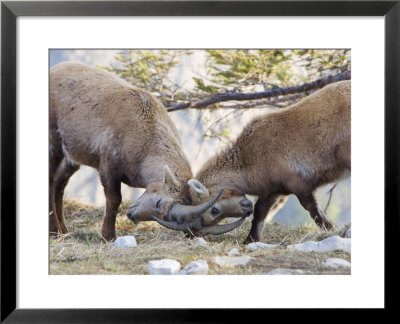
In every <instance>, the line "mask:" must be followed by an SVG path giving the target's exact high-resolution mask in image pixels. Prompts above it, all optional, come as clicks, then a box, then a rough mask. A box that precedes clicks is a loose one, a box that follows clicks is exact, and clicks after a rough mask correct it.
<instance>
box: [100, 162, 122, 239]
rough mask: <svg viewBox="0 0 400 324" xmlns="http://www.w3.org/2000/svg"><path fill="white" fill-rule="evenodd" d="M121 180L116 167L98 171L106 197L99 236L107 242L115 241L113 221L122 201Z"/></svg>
mask: <svg viewBox="0 0 400 324" xmlns="http://www.w3.org/2000/svg"><path fill="white" fill-rule="evenodd" d="M121 178H122V176H121V175H119V174H118V167H117V166H116V167H115V168H108V169H107V170H101V171H100V179H101V183H102V185H103V187H104V194H105V196H106V210H105V217H104V221H103V227H102V230H101V234H102V236H103V237H104V239H106V240H107V241H112V240H114V239H115V219H116V216H117V212H118V207H119V205H120V203H121V199H122V198H121Z"/></svg>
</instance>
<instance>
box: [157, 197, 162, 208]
mask: <svg viewBox="0 0 400 324" xmlns="http://www.w3.org/2000/svg"><path fill="white" fill-rule="evenodd" d="M160 206H161V199H158V200H157V203H156V208H160Z"/></svg>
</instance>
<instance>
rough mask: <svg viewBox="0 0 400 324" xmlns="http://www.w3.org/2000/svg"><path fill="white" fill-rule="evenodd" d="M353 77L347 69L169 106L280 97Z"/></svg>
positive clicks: (191, 105) (198, 106)
mask: <svg viewBox="0 0 400 324" xmlns="http://www.w3.org/2000/svg"><path fill="white" fill-rule="evenodd" d="M349 79H351V71H346V72H344V73H338V74H336V75H334V76H329V77H327V78H322V79H318V80H316V81H313V82H309V83H304V84H301V85H297V86H291V87H285V88H278V87H277V88H273V89H270V90H267V91H262V92H249V93H240V92H232V91H230V92H225V93H221V94H217V95H215V96H213V97H210V98H206V99H201V100H199V101H196V102H191V101H188V102H183V103H180V104H177V105H175V106H172V107H169V108H167V111H168V112H171V111H177V110H182V109H186V108H191V109H204V108H206V107H207V106H210V105H213V104H216V103H219V102H224V101H231V100H236V101H244V100H254V99H265V98H271V97H278V96H284V95H288V94H294V93H299V92H306V91H311V90H315V89H319V88H322V87H323V86H325V85H327V84H330V83H334V82H337V81H342V80H349Z"/></svg>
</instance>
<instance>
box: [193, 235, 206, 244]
mask: <svg viewBox="0 0 400 324" xmlns="http://www.w3.org/2000/svg"><path fill="white" fill-rule="evenodd" d="M193 244H194V245H197V246H206V245H208V243H207V241H206V240H205V239H203V238H202V237H196V238H195V239H194V240H193Z"/></svg>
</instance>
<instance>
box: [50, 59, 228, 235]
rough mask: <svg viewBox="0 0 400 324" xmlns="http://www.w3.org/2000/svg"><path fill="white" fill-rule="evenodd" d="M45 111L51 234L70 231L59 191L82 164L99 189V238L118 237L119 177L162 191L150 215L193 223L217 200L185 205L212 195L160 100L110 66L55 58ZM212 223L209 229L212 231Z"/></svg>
mask: <svg viewBox="0 0 400 324" xmlns="http://www.w3.org/2000/svg"><path fill="white" fill-rule="evenodd" d="M49 114H50V116H49V127H50V143H49V185H50V188H49V189H50V190H49V207H50V208H49V212H50V220H49V221H50V233H67V232H68V230H67V228H66V226H65V224H64V218H63V195H64V189H65V186H66V185H67V183H68V180H69V178H70V177H71V176H72V175H73V174H74V173H75V172H76V171H77V170H78V169H79V166H80V165H81V164H83V165H88V166H91V167H93V168H95V169H96V170H97V171H98V173H99V175H100V180H101V183H102V185H103V187H104V193H105V196H106V209H105V218H104V222H103V226H102V236H103V237H104V238H105V239H106V240H112V239H114V238H115V219H116V214H117V210H118V207H119V205H120V203H121V182H123V183H125V184H127V185H129V186H132V187H140V188H146V187H147V192H152V191H157V192H158V193H160V196H159V198H158V199H157V200H156V201H155V202H154V206H152V207H154V208H155V212H154V213H152V216H154V215H155V216H157V217H161V218H163V217H164V216H165V215H168V216H169V217H171V219H178V220H181V219H183V221H186V220H192V219H193V218H196V217H197V216H198V215H201V214H202V213H204V212H205V211H206V210H208V209H209V208H210V207H211V206H212V204H213V203H215V201H216V198H214V199H212V200H211V201H210V202H207V203H204V204H200V205H196V206H189V205H190V204H191V197H197V199H200V198H201V199H209V193H208V191H207V189H206V188H204V186H203V185H202V184H201V183H199V182H198V181H197V180H195V179H191V178H192V171H191V169H190V165H189V163H188V160H187V158H186V156H185V154H184V152H183V150H182V147H181V142H180V139H179V136H178V132H177V130H176V128H175V126H174V124H173V122H172V120H171V119H170V118H169V116H168V113H167V111H166V109H165V108H164V107H163V105H162V104H161V102H159V101H158V100H157V99H156V98H155V97H154V96H153V95H151V94H150V93H148V92H146V91H143V90H139V89H136V88H134V87H133V86H131V85H129V84H128V83H126V82H125V81H122V80H121V79H119V78H118V77H116V76H114V75H113V74H111V73H109V72H107V71H104V70H101V69H97V68H94V67H90V66H88V65H84V64H81V63H74V62H65V63H60V64H58V65H56V66H54V67H53V68H52V69H51V70H50V113H49ZM167 166H169V168H170V169H169V168H168V167H167ZM218 197H219V196H218ZM210 213H211V214H209V215H207V213H205V216H208V217H209V218H210V217H211V218H210V219H209V221H211V220H212V219H213V217H214V216H215V217H216V216H219V210H218V209H216V208H212V209H211V211H210ZM139 216H140V215H139ZM139 216H138V218H139ZM149 219H151V218H150V217H149ZM200 220H202V218H199V220H198V222H200ZM201 225H202V226H204V225H207V222H201ZM215 226H218V225H215ZM215 226H214V227H213V226H212V227H211V228H209V229H208V230H209V231H211V232H213V231H214V230H215ZM206 227H207V226H206ZM225 229H226V230H229V228H225ZM225 229H224V228H222V230H225ZM220 231H221V228H218V232H220Z"/></svg>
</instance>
